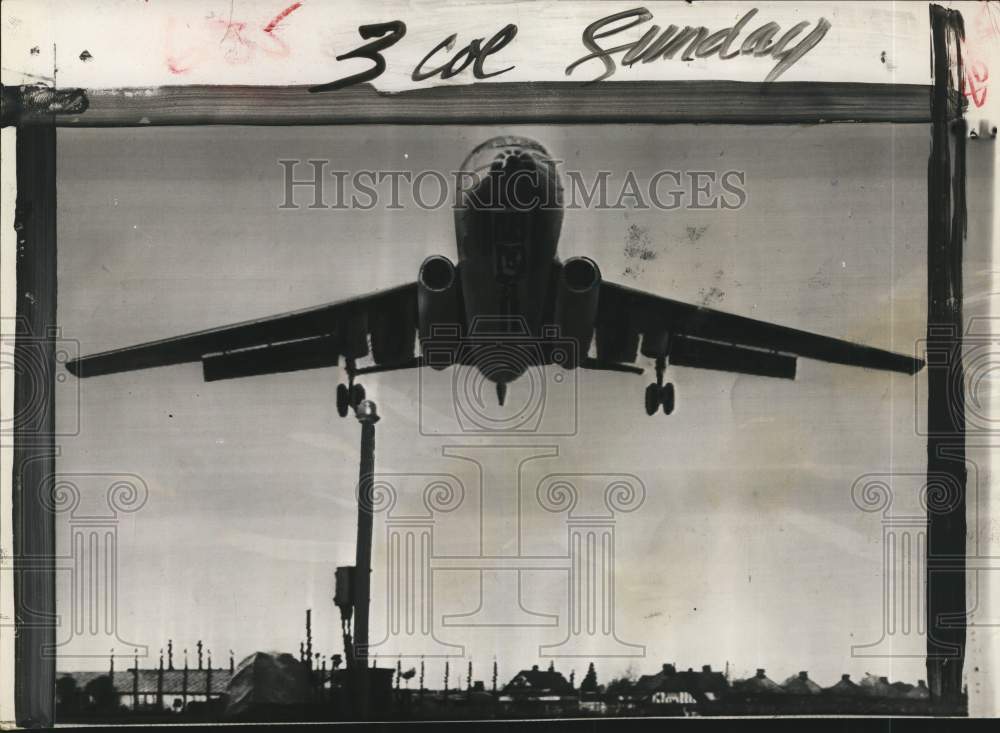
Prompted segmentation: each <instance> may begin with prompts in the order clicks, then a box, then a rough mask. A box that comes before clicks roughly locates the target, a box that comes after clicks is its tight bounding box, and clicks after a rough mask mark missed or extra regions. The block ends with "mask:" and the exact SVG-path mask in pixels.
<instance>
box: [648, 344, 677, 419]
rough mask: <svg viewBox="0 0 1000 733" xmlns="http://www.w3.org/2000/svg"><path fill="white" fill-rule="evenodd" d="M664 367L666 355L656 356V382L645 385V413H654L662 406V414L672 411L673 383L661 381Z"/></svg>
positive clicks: (665, 367)
mask: <svg viewBox="0 0 1000 733" xmlns="http://www.w3.org/2000/svg"><path fill="white" fill-rule="evenodd" d="M666 369H667V360H666V357H663V356H658V357H656V382H655V383H653V384H650V385H649V386H647V387H646V414H647V415H655V414H656V411H657V410H658V409H660V408H663V414H664V415H669V414H670V413H672V412H673V411H674V385H673V384H671V383H670V382H667V383H666V384H664V383H663V373H664V372H665V371H666Z"/></svg>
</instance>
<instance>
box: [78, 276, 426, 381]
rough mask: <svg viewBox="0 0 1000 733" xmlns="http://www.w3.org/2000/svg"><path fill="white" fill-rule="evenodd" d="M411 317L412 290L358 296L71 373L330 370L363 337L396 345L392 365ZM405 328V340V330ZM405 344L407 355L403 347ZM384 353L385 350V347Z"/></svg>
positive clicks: (106, 358) (119, 353)
mask: <svg viewBox="0 0 1000 733" xmlns="http://www.w3.org/2000/svg"><path fill="white" fill-rule="evenodd" d="M416 318H417V286H416V283H409V284H407V285H401V286H399V287H396V288H391V289H389V290H382V291H377V292H375V293H370V294H368V295H363V296H361V297H356V298H349V299H346V300H342V301H339V302H335V303H327V304H325V305H319V306H315V307H313V308H306V309H304V310H298V311H292V312H290V313H282V314H280V315H276V316H271V317H269V318H261V319H257V320H252V321H244V322H243V323H235V324H232V325H230V326H223V327H221V328H211V329H208V330H205V331H197V332H195V333H189V334H185V335H183V336H175V337H174V338H167V339H161V340H159V341H150V342H148V343H144V344H138V345H136V346H128V347H125V348H122V349H114V350H112V351H105V352H102V353H99V354H93V355H90V356H85V357H82V358H80V359H75V360H73V361H70V362H68V363H67V364H66V368H67V369H68V370H69V372H70V373H71V374H75V375H76V376H78V377H94V376H98V375H101V374H113V373H115V372H126V371H132V370H135V369H148V368H150V367H158V366H168V365H170V364H183V363H186V362H194V361H201V362H202V367H203V373H204V377H205V380H206V381H213V380H216V379H230V378H233V377H244V376H251V375H256V374H271V373H276V372H290V371H297V370H300V369H315V368H318V367H325V366H336V365H337V364H338V363H339V359H340V357H341V356H353V357H356V358H358V357H361V356H364V355H366V354H367V353H368V343H369V336H371V338H372V341H375V340H377V339H380V338H381V340H382V341H383V343H384V344H385V343H386V342H390V341H392V337H391V336H390V335H388V334H390V332H394V333H396V334H403V336H404V338H401V339H397V342H398V344H401V346H400V345H397V346H396V350H398V351H400V352H401V353H400V359H404V358H405V359H412V357H413V340H412V339H410V340H408V339H409V338H410V337H414V336H415V331H416ZM408 328H409V333H407V330H406V329H408ZM407 343H409V352H408V353H403V352H406V345H407ZM384 348H390V349H391V348H392V346H391V344H388V345H385V346H384Z"/></svg>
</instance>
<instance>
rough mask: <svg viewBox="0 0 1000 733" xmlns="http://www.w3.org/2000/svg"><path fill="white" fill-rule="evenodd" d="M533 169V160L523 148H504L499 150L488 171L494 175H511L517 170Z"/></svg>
mask: <svg viewBox="0 0 1000 733" xmlns="http://www.w3.org/2000/svg"><path fill="white" fill-rule="evenodd" d="M534 167H535V161H534V158H532V157H531V154H530V153H529V152H528V151H527V150H524V149H523V148H517V147H515V148H506V149H504V150H500V151H498V152H497V154H496V155H495V156H494V158H493V162H492V163H491V164H490V170H491V171H494V172H496V173H501V172H503V173H513V172H515V171H518V170H531V169H532V168H534Z"/></svg>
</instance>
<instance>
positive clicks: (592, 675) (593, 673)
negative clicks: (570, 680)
mask: <svg viewBox="0 0 1000 733" xmlns="http://www.w3.org/2000/svg"><path fill="white" fill-rule="evenodd" d="M580 692H597V670H596V669H594V663H593V662H591V663H590V666H589V667H587V674H586V675H585V676H584V678H583V682H581V683H580Z"/></svg>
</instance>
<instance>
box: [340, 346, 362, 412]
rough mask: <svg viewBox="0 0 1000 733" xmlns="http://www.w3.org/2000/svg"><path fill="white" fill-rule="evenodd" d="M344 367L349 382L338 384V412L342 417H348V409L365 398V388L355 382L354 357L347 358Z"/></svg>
mask: <svg viewBox="0 0 1000 733" xmlns="http://www.w3.org/2000/svg"><path fill="white" fill-rule="evenodd" d="M344 368H345V371H346V372H347V384H338V385H337V414H338V415H340V416H341V417H347V413H348V411H350V410H351V408H356V407H357V406H358V405H360V404H361V403H362V402H363V401H364V399H365V388H364V387H363V386H361V385H360V384H355V383H354V373H355V368H354V359H346V360H345V365H344Z"/></svg>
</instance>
